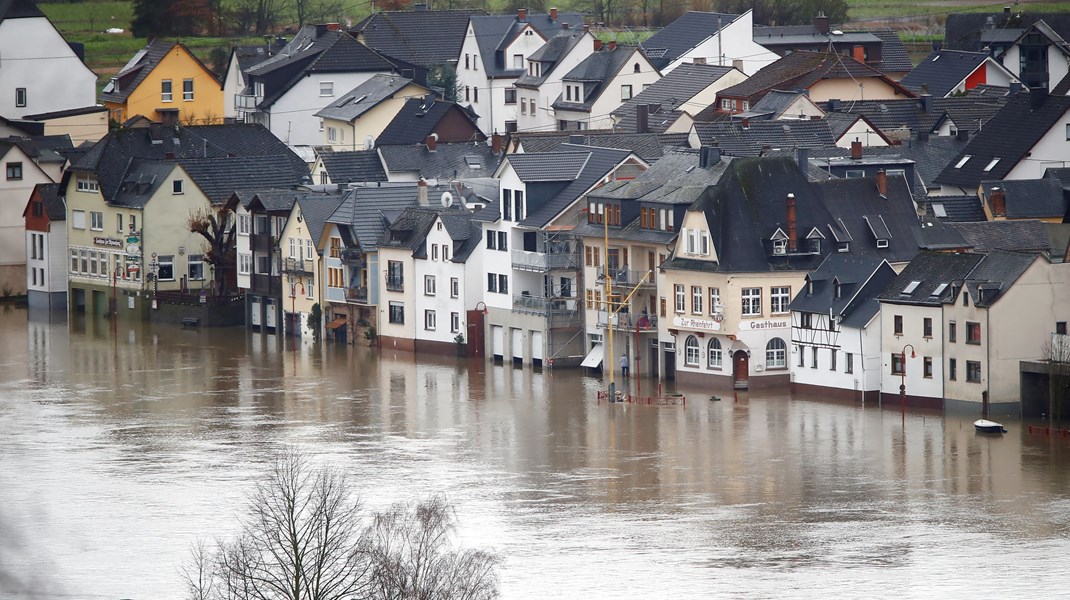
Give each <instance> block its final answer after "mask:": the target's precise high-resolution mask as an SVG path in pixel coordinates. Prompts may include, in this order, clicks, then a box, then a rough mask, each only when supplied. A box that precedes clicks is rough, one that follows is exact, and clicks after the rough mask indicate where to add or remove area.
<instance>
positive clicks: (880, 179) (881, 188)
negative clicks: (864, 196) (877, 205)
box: [877, 169, 888, 198]
mask: <svg viewBox="0 0 1070 600" xmlns="http://www.w3.org/2000/svg"><path fill="white" fill-rule="evenodd" d="M877 193H878V194H880V195H881V198H887V197H888V173H886V172H885V171H884V169H881V170H879V171H877Z"/></svg>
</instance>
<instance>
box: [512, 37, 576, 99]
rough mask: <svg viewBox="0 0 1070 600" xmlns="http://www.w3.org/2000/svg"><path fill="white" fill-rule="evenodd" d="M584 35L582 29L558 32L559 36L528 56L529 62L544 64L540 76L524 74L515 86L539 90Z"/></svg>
mask: <svg viewBox="0 0 1070 600" xmlns="http://www.w3.org/2000/svg"><path fill="white" fill-rule="evenodd" d="M583 34H584V31H583V30H582V29H581V30H576V29H562V30H560V31H558V32H557V35H555V36H554V37H552V38H550V39H549V40H547V41H546V43H545V44H543V45H542V47H541V48H539V49H538V50H536V51H534V52H532V53H531V55H530V56H528V62H531V61H537V62H540V63H542V68H541V70H540V71H539V75H538V76H535V75H530V74H528V73H524V74H523V75H521V76H520V78H519V79H517V80H516V83H514V84H513V85H515V86H516V87H526V88H531V89H535V88H538V87H539V86H540V85H542V82H543V81H545V80H546V78H547V77H549V76H550V74H551V73H553V71H554V68H555V67H557V63H558V61H560V60H561V59H562V58H564V57H565V56H567V55H568V53H569V52H571V51H572V49H573V48H575V47H576V44H578V43H579V42H580V39H582V38H583Z"/></svg>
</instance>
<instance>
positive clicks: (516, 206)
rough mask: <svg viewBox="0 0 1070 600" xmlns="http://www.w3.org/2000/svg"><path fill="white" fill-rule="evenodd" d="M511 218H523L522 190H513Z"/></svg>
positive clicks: (520, 219)
mask: <svg viewBox="0 0 1070 600" xmlns="http://www.w3.org/2000/svg"><path fill="white" fill-rule="evenodd" d="M513 218H514V219H516V220H517V221H522V220H523V219H524V192H522V191H520V190H516V191H514V192H513Z"/></svg>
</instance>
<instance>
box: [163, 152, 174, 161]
mask: <svg viewBox="0 0 1070 600" xmlns="http://www.w3.org/2000/svg"><path fill="white" fill-rule="evenodd" d="M163 157H164V158H165V159H167V160H174V159H175V153H174V152H164V153H163Z"/></svg>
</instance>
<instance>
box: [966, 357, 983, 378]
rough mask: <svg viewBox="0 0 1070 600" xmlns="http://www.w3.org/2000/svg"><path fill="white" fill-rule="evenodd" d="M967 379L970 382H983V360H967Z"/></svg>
mask: <svg viewBox="0 0 1070 600" xmlns="http://www.w3.org/2000/svg"><path fill="white" fill-rule="evenodd" d="M966 381H969V382H970V383H980V382H981V361H978V360H968V361H966Z"/></svg>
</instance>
